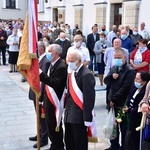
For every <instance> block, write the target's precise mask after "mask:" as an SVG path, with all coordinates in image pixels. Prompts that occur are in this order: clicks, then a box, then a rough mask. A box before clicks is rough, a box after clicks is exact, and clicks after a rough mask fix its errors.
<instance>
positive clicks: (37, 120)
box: [36, 94, 40, 150]
mask: <svg viewBox="0 0 150 150" xmlns="http://www.w3.org/2000/svg"><path fill="white" fill-rule="evenodd" d="M39 119H40V115H39V96H38V94H36V125H37V149H38V150H40V121H39Z"/></svg>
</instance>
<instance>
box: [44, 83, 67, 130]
mask: <svg viewBox="0 0 150 150" xmlns="http://www.w3.org/2000/svg"><path fill="white" fill-rule="evenodd" d="M45 90H46V94H47V97H48V99H49V101H50V102H51V103H52V104H53V105H54V107H55V116H56V123H57V126H56V129H55V131H56V132H59V126H60V122H61V119H62V115H63V109H64V100H65V96H66V89H64V91H63V94H62V97H61V99H60V100H59V99H58V97H57V95H56V93H55V91H54V89H53V88H51V87H50V86H48V85H45Z"/></svg>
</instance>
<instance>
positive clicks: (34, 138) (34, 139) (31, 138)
mask: <svg viewBox="0 0 150 150" xmlns="http://www.w3.org/2000/svg"><path fill="white" fill-rule="evenodd" d="M29 140H30V141H37V136H33V137H29Z"/></svg>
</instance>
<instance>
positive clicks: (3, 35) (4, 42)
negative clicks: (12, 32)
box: [0, 30, 7, 47]
mask: <svg viewBox="0 0 150 150" xmlns="http://www.w3.org/2000/svg"><path fill="white" fill-rule="evenodd" d="M1 37H4V39H3V40H1V39H0V47H3V46H6V45H7V44H6V41H7V33H6V31H4V30H2V33H0V38H1Z"/></svg>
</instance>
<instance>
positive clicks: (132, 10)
mask: <svg viewBox="0 0 150 150" xmlns="http://www.w3.org/2000/svg"><path fill="white" fill-rule="evenodd" d="M140 3H141V2H140V1H138V0H137V1H132V0H130V1H129V0H124V2H123V6H122V8H123V15H122V23H123V25H129V26H130V28H131V29H132V28H133V27H135V26H136V27H138V20H139V7H140Z"/></svg>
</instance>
